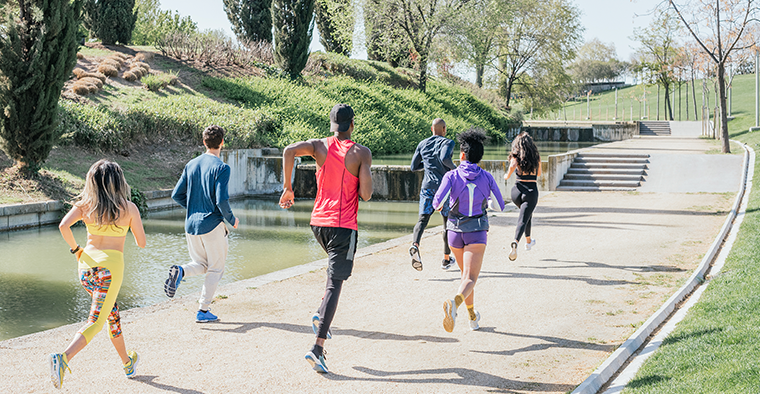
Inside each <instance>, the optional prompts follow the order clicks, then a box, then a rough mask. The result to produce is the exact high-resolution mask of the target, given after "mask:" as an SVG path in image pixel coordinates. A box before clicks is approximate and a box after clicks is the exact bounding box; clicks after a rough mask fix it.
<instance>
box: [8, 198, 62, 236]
mask: <svg viewBox="0 0 760 394" xmlns="http://www.w3.org/2000/svg"><path fill="white" fill-rule="evenodd" d="M61 209H63V204H62V203H61V202H60V201H44V202H35V203H30V204H15V205H6V206H0V231H8V230H17V229H22V228H28V227H37V226H43V225H46V224H58V223H59V222H60V221H61V218H62V217H63V215H62V213H61Z"/></svg>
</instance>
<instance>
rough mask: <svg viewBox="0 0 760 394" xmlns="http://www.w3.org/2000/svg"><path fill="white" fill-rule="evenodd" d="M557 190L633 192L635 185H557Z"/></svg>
mask: <svg viewBox="0 0 760 394" xmlns="http://www.w3.org/2000/svg"><path fill="white" fill-rule="evenodd" d="M557 191H564V192H635V191H636V188H635V187H575V186H558V187H557Z"/></svg>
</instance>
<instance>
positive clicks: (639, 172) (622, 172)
mask: <svg viewBox="0 0 760 394" xmlns="http://www.w3.org/2000/svg"><path fill="white" fill-rule="evenodd" d="M567 174H568V175H595V174H599V175H603V174H616V175H646V171H644V169H643V168H641V169H635V170H619V169H603V168H593V169H590V168H569V169H568V170H567Z"/></svg>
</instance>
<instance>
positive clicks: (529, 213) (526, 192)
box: [512, 182, 538, 241]
mask: <svg viewBox="0 0 760 394" xmlns="http://www.w3.org/2000/svg"><path fill="white" fill-rule="evenodd" d="M512 202H513V203H515V205H517V206H518V207H519V208H520V216H519V217H518V218H517V230H515V240H517V241H519V240H520V238H522V236H523V232H524V233H525V236H526V237H530V225H531V222H533V210H534V209H536V204H538V185H536V183H535V182H525V183H523V182H517V183H515V186H514V187H513V188H512Z"/></svg>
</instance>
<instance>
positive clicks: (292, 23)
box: [272, 0, 314, 79]
mask: <svg viewBox="0 0 760 394" xmlns="http://www.w3.org/2000/svg"><path fill="white" fill-rule="evenodd" d="M272 24H273V25H274V59H275V61H276V62H277V65H278V66H279V67H280V68H281V69H282V70H283V71H284V72H285V73H287V74H288V75H289V76H290V78H292V79H296V78H298V77H300V76H301V71H302V70H303V69H304V67H306V62H307V61H308V60H309V44H311V33H312V31H313V29H314V0H272Z"/></svg>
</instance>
